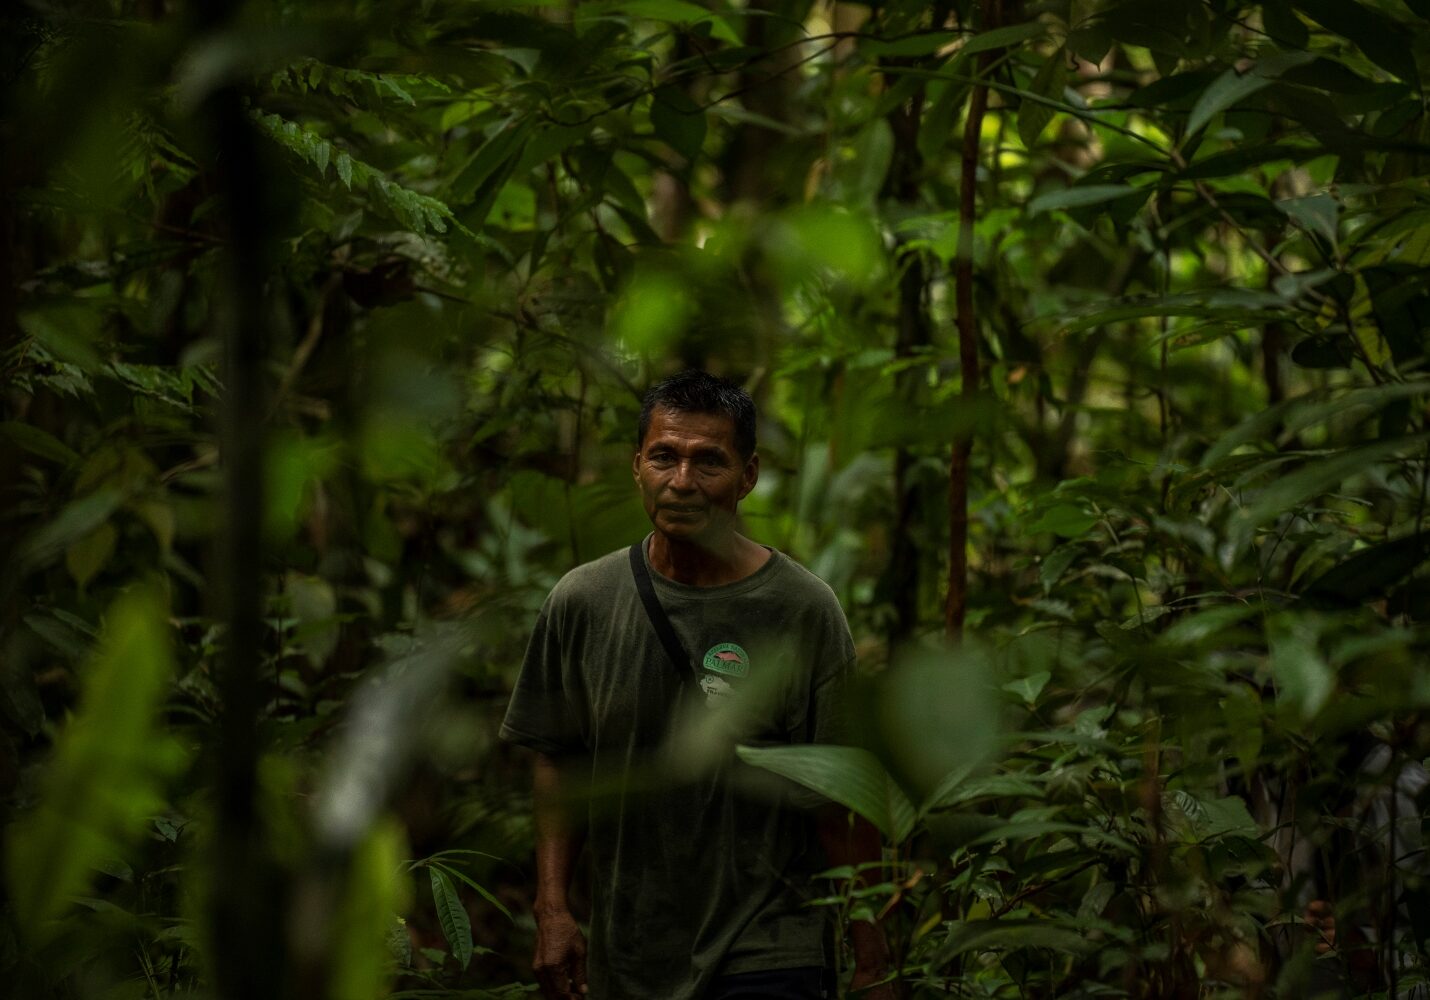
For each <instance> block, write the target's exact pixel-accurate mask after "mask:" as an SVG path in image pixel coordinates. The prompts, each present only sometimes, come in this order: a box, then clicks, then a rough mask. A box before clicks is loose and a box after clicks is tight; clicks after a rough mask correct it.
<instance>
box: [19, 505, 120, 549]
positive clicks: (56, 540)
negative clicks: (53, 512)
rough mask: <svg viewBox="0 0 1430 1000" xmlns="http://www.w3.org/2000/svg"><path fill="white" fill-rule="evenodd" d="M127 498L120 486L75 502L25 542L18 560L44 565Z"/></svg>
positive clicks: (105, 519)
mask: <svg viewBox="0 0 1430 1000" xmlns="http://www.w3.org/2000/svg"><path fill="white" fill-rule="evenodd" d="M124 499H125V497H124V494H123V493H122V492H120V491H119V490H116V489H110V488H104V489H99V490H95V491H94V492H93V493H91V494H89V495H88V496H85V497H81V498H80V499H78V500H75V501H73V502H71V503H70V504H69V505H68V506H66V507H65V508H64V510H62V511H60V512H59V514H58V515H57V516H56V517H55V519H54V520H53V521H51V522H49V523H48V524H46V525H45V526H44V527H42V528H41V529H40V530H39V531H36V532H35V533H34V534H32V535H30V537H29V538H27V539H26V540H25V541H24V542H22V543H21V545H20V546H19V554H18V558H17V560H16V561H17V562H18V563H19V564H20V565H21V566H25V567H38V566H42V565H44V564H45V563H46V562H48V561H49V560H51V559H53V558H54V557H55V556H57V555H59V554H60V553H61V552H63V551H64V550H65V549H67V548H69V546H70V545H72V544H74V543H75V542H77V541H79V540H80V539H81V538H84V537H85V536H86V535H88V534H90V533H91V532H93V531H95V530H96V529H98V528H99V526H100V525H101V524H103V523H104V522H105V521H107V520H109V516H110V515H111V514H113V513H114V512H115V511H116V510H117V509H118V508H119V505H120V504H122V503H123V502H124Z"/></svg>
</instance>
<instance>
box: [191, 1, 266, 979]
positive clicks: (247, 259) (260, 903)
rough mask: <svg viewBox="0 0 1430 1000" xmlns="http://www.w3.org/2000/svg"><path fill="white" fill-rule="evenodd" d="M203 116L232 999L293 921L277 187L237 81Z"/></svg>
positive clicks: (223, 910)
mask: <svg viewBox="0 0 1430 1000" xmlns="http://www.w3.org/2000/svg"><path fill="white" fill-rule="evenodd" d="M234 7H235V5H234V4H232V3H218V4H213V5H211V6H210V7H209V8H207V9H206V10H205V11H204V13H203V14H202V15H201V17H203V18H204V21H205V23H204V24H203V27H204V28H206V29H208V30H209V31H221V30H223V28H224V27H225V26H226V24H227V23H228V21H229V19H230V17H231V16H232V15H233V13H234ZM200 114H201V115H202V116H203V117H204V118H205V122H204V124H205V125H207V126H208V128H209V130H210V135H211V136H212V150H213V153H214V156H215V160H216V163H217V170H218V172H219V176H220V182H221V190H222V191H223V194H224V199H225V207H226V216H225V219H224V222H225V228H226V229H227V234H228V240H229V244H228V252H227V259H226V261H225V268H224V272H225V273H224V275H223V283H222V285H221V290H220V294H219V295H218V296H216V299H215V315H214V327H215V328H216V330H217V332H218V333H219V334H220V336H221V338H222V343H223V382H224V395H223V401H222V404H221V405H222V412H221V418H220V449H221V451H220V454H221V458H222V463H223V472H224V491H223V512H222V517H221V518H220V519H219V521H218V524H219V525H221V528H220V529H219V538H218V542H217V545H218V552H217V554H218V569H219V574H218V577H217V579H216V580H215V584H216V590H217V593H218V595H219V599H220V601H221V602H222V614H223V620H224V622H225V625H226V630H225V634H224V654H223V660H222V664H221V670H220V674H219V692H220V694H221V696H222V709H221V715H220V718H219V727H218V733H217V734H216V735H217V746H216V749H215V755H216V760H215V766H216V770H217V778H218V787H217V790H216V791H217V803H216V804H217V811H216V815H215V816H214V834H213V838H214V839H213V849H212V852H211V855H212V865H211V868H210V885H211V887H212V888H211V896H210V901H209V910H210V918H211V926H210V931H211V933H212V935H213V939H212V942H211V950H210V954H211V957H212V961H213V971H214V979H213V986H214V990H215V992H216V993H217V995H218V996H219V997H221V998H223V1000H250V998H253V997H280V996H282V995H283V990H282V983H283V976H284V964H285V963H284V961H283V955H284V942H285V934H284V921H283V919H282V912H283V908H282V905H281V902H280V891H281V880H280V879H279V877H278V873H277V871H276V870H275V867H274V865H273V864H272V863H271V861H270V860H269V858H268V852H267V848H266V838H265V836H264V833H265V831H264V826H263V818H262V816H261V815H260V812H259V809H258V805H257V790H258V789H257V785H258V781H257V771H258V759H259V754H260V751H261V746H260V743H259V738H258V723H259V717H260V712H261V709H262V703H263V690H262V686H261V682H260V678H259V665H260V663H261V659H262V650H261V641H262V636H263V577H262V574H263V544H262V542H263V539H262V524H261V512H262V510H263V496H264V491H263V445H262V436H263V425H264V418H265V414H266V412H267V410H266V400H265V393H264V392H263V389H264V358H265V346H266V340H267V338H266V336H265V328H266V327H267V325H268V321H269V318H270V317H269V311H268V310H267V309H266V308H265V306H264V303H265V301H266V296H265V289H264V278H265V272H266V267H265V250H266V248H267V243H268V237H267V233H266V232H265V227H266V226H267V225H268V224H269V223H270V221H271V216H270V211H271V205H272V199H271V193H270V188H269V187H268V185H267V183H266V180H267V179H266V178H265V177H264V176H263V171H262V166H261V164H260V160H259V153H258V148H257V143H256V136H255V135H254V132H253V129H252V127H251V125H250V123H249V121H248V118H247V115H246V113H245V111H244V107H243V100H242V95H241V94H240V93H239V91H238V89H237V87H235V86H232V85H230V86H226V87H223V88H221V89H219V90H217V91H216V92H214V94H213V95H212V96H210V98H209V99H208V100H207V101H206V102H205V103H204V105H203V106H202V107H201V109H200Z"/></svg>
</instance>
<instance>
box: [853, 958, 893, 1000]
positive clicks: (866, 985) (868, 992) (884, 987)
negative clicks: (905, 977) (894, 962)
mask: <svg viewBox="0 0 1430 1000" xmlns="http://www.w3.org/2000/svg"><path fill="white" fill-rule="evenodd" d="M892 971H893V970H892V969H887V968H882V967H866V966H856V967H855V969H854V978H852V979H851V980H849V996H850V997H851V998H854V1000H899V998H900V997H902V996H903V993H902V991H900V989H899V980H898V978H897V977H895V978H894V979H890V980H889V982H884V980H886V979H889V974H890V973H891V972H892ZM875 983H878V984H879V985H877V986H875V985H874V984H875Z"/></svg>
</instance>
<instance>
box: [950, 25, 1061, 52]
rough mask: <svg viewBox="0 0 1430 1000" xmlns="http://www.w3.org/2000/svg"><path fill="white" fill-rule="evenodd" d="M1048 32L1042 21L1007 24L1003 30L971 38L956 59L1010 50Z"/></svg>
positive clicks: (979, 34) (961, 48)
mask: <svg viewBox="0 0 1430 1000" xmlns="http://www.w3.org/2000/svg"><path fill="white" fill-rule="evenodd" d="M1046 31H1047V28H1046V27H1045V26H1044V25H1043V23H1042V22H1041V21H1025V22H1024V23H1022V24H1007V25H1004V26H1003V27H1001V28H992V29H990V30H988V31H982V32H979V33H978V34H976V35H974V36H973V37H972V38H970V39H969V40H968V41H967V42H965V43H964V44H963V45H962V46H961V47H960V48H959V50H958V52H957V53H956V54H955V56H954V58H962V57H963V56H969V55H975V54H977V53H979V52H989V51H992V50H993V49H1003V48H1008V47H1009V46H1013V45H1018V44H1020V43H1022V42H1026V41H1027V40H1028V39H1030V38H1039V37H1041V36H1042V35H1043V34H1044V33H1045V32H1046Z"/></svg>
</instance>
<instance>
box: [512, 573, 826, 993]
mask: <svg viewBox="0 0 1430 1000" xmlns="http://www.w3.org/2000/svg"><path fill="white" fill-rule="evenodd" d="M628 558H629V557H628V554H627V550H625V549H621V550H619V551H617V552H613V553H611V554H610V555H607V556H605V557H603V558H600V559H597V560H595V561H594V562H590V563H586V564H585V565H583V566H580V567H578V568H576V569H574V570H572V571H571V572H570V573H568V574H566V576H565V577H563V578H562V579H561V581H560V582H559V583H558V584H557V585H556V587H555V588H554V589H553V590H552V592H551V594H550V596H549V597H548V598H547V600H546V603H545V605H544V606H543V607H542V610H541V614H540V616H539V617H538V619H537V622H536V628H535V630H534V631H533V633H532V636H531V641H530V644H529V645H528V647H527V652H526V659H525V661H524V662H523V664H522V668H521V674H520V676H519V678H518V680H517V683H516V688H515V690H514V691H513V693H512V699H511V705H510V707H509V708H508V709H507V714H506V720H505V722H503V724H502V728H501V735H502V738H503V739H506V740H508V741H510V742H513V743H518V744H521V745H524V746H527V747H531V748H533V749H535V750H539V751H542V752H543V753H548V754H552V755H562V756H568V757H570V756H572V755H579V758H580V759H581V760H582V761H583V762H587V761H588V762H589V765H590V769H589V774H590V780H591V785H590V789H589V792H590V797H589V799H588V800H587V801H588V806H587V811H588V824H587V839H586V843H587V846H588V848H589V850H590V855H591V872H592V881H593V885H592V913H591V923H590V941H589V949H590V951H589V956H588V976H589V982H590V997H591V998H592V1000H694V998H698V997H700V996H702V995H703V994H704V992H705V990H706V988H707V987H708V985H709V983H710V980H711V978H712V977H714V976H716V975H725V974H729V973H736V972H754V971H760V970H768V969H782V968H794V967H799V966H812V965H822V964H825V963H826V957H827V956H826V911H825V910H824V908H822V907H811V906H809V905H808V900H809V899H810V898H811V897H812V896H814V895H815V887H814V886H813V885H812V884H811V878H810V876H811V875H812V874H813V873H814V872H816V871H818V870H820V869H821V868H823V867H825V865H824V861H823V856H822V852H820V850H819V848H818V845H817V842H816V839H815V836H814V828H813V816H812V813H811V811H810V808H809V806H810V805H811V803H810V802H808V801H807V799H806V798H805V797H803V796H800V795H799V794H797V793H796V792H795V791H794V790H793V787H792V786H790V785H787V784H784V783H781V782H778V781H776V780H774V779H772V778H771V777H770V776H768V775H766V774H765V773H764V772H761V771H757V770H756V769H755V768H752V767H749V766H748V765H745V764H743V763H741V762H739V761H738V760H737V759H736V758H735V755H734V749H733V748H734V745H735V744H736V743H743V744H753V745H777V744H782V743H809V742H837V738H838V735H839V734H838V732H837V723H836V716H837V714H838V713H837V711H836V708H835V699H836V697H837V695H838V689H839V687H840V683H841V681H842V680H843V679H844V678H845V677H846V676H847V675H848V672H849V671H850V669H851V668H852V665H853V661H854V645H853V642H852V640H851V639H850V635H849V626H848V623H847V622H846V621H845V618H844V613H843V611H842V610H841V609H840V607H839V603H838V601H837V599H836V598H835V596H834V593H833V592H832V591H831V590H830V589H829V587H828V586H826V585H825V584H824V582H823V581H821V580H820V579H819V578H818V577H816V576H815V575H814V574H812V573H810V572H809V571H808V570H806V569H804V568H803V567H802V566H800V565H799V564H798V563H796V562H794V561H793V560H792V559H790V558H788V557H787V556H784V555H782V554H780V553H779V552H772V553H771V555H770V558H769V560H768V561H767V562H766V563H765V564H764V565H763V566H762V567H761V568H760V569H758V570H757V571H756V572H754V573H753V574H751V575H750V576H748V577H746V578H745V579H743V580H739V581H736V582H735V583H731V584H726V585H723V586H718V587H692V586H688V585H684V584H679V583H676V582H674V581H672V580H669V579H667V578H665V577H663V576H661V575H660V574H659V573H656V572H654V571H653V570H652V571H651V576H652V578H653V580H654V584H655V591H656V595H657V597H658V598H659V600H660V602H661V605H662V606H663V607H664V608H665V611H666V614H667V616H668V617H669V618H670V621H671V624H672V625H673V626H674V628H675V631H676V633H677V634H678V635H679V636H680V638H681V640H682V642H683V643H684V645H685V648H686V650H687V651H688V652H689V653H690V655H691V656H692V657H693V658H694V660H695V663H696V664H697V666H698V668H699V670H698V674H699V681H698V684H694V683H691V684H688V685H687V684H683V683H682V680H681V677H680V675H679V674H678V672H677V669H676V667H675V666H674V665H673V664H671V662H670V660H669V657H668V656H667V655H666V652H665V649H664V648H663V647H662V646H661V644H660V640H659V639H658V638H657V636H656V634H655V631H654V629H653V628H652V627H651V625H650V621H649V619H648V618H647V617H646V614H645V610H644V608H643V606H642V605H641V602H640V597H639V595H638V594H637V592H636V588H635V582H634V580H633V579H632V577H631V569H630V564H629V561H628ZM647 566H648V567H649V559H648V558H647ZM585 769H586V765H585V763H583V764H582V765H581V766H580V770H581V771H585Z"/></svg>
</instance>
